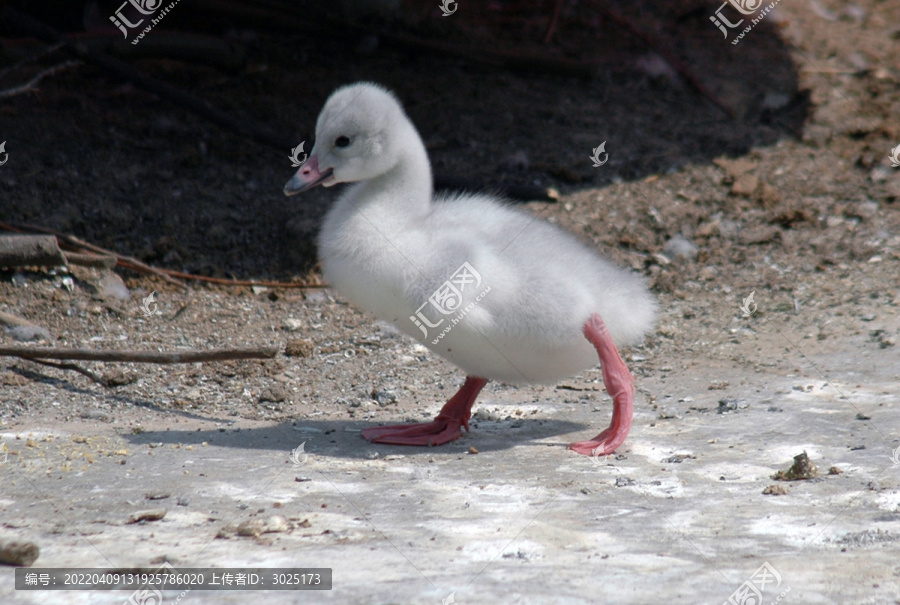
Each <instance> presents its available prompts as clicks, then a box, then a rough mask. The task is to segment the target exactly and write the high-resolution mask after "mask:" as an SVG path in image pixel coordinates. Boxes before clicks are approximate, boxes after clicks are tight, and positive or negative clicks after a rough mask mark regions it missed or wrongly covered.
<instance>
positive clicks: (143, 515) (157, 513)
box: [128, 508, 166, 523]
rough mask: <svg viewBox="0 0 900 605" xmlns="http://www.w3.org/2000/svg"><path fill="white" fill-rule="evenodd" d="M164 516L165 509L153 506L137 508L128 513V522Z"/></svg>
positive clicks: (138, 521) (153, 519)
mask: <svg viewBox="0 0 900 605" xmlns="http://www.w3.org/2000/svg"><path fill="white" fill-rule="evenodd" d="M165 516H166V509H164V508H154V509H151V510H139V511H136V512H133V513H131V514H130V515H128V522H129V523H140V522H141V521H159V520H160V519H162V518H163V517H165Z"/></svg>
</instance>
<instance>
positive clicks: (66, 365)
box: [28, 359, 109, 387]
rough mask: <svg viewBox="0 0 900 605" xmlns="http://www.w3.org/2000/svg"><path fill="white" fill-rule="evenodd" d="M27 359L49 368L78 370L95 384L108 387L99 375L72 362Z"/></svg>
mask: <svg viewBox="0 0 900 605" xmlns="http://www.w3.org/2000/svg"><path fill="white" fill-rule="evenodd" d="M28 361H33V362H34V363H39V364H41V365H42V366H50V367H51V368H57V369H60V370H72V371H75V372H78V373H79V374H83V375H84V376H87V377H88V378H90V379H91V380H93V381H94V382H96V383H97V384H101V385H103V386H105V387H109V383H108V382H106V381H105V380H103V379H102V378H100V377H99V376H97V375H96V374H94V373H93V372H91V371H89V370H85V369H84V368H82V367H81V366H77V365H75V364H74V363H56V362H55V361H45V360H43V359H29V360H28Z"/></svg>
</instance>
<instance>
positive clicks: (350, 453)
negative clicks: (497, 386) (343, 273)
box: [123, 419, 586, 460]
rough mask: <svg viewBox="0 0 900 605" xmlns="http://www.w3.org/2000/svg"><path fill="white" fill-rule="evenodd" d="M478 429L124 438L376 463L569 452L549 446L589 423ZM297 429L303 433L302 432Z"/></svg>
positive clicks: (279, 428)
mask: <svg viewBox="0 0 900 605" xmlns="http://www.w3.org/2000/svg"><path fill="white" fill-rule="evenodd" d="M479 424H480V426H479V427H478V429H475V428H474V427H473V430H472V431H470V432H469V433H465V432H463V436H462V437H461V438H460V439H457V440H456V441H452V442H450V443H447V444H444V445H439V446H435V447H416V446H403V445H386V444H380V443H370V442H368V441H366V440H365V439H363V438H362V436H361V435H360V431H362V430H364V429H367V428H371V427H374V426H377V424H375V423H372V422H363V421H351V420H336V421H335V420H315V421H311V420H303V421H302V424H299V425H295V424H293V423H291V422H282V423H279V424H273V425H269V426H265V427H258V428H240V429H226V430H225V431H220V430H218V429H216V430H200V431H197V430H193V431H191V430H184V431H179V430H166V431H142V432H140V433H137V434H129V435H124V436H123V437H124V438H125V439H127V440H128V441H129V442H131V443H132V444H134V445H136V446H138V445H149V444H153V443H163V444H171V445H175V444H180V445H195V446H199V445H201V444H203V443H207V444H210V445H214V446H217V447H224V448H235V449H240V450H246V449H256V450H272V451H281V452H283V453H284V455H285V456H286V457H288V458H289V457H290V455H291V453H292V451H293V450H295V449H296V448H297V447H299V446H300V445H301V444H304V448H303V450H302V451H303V452H304V453H305V454H308V455H312V456H327V457H329V458H347V459H359V460H362V459H374V458H376V456H375V454H377V457H378V458H384V457H385V456H390V455H402V456H405V457H408V458H413V459H420V458H422V457H426V458H427V457H429V456H432V455H435V454H444V455H446V454H450V455H460V456H463V455H468V454H469V452H470V448H472V447H475V448H476V449H477V452H478V453H491V452H499V451H503V450H509V449H512V448H514V447H518V446H530V445H533V446H539V447H559V448H565V447H566V446H568V444H569V441H563V440H559V441H558V443H547V442H546V441H547V440H551V439H552V438H553V437H556V436H559V435H566V434H571V433H573V432H575V431H581V430H585V428H586V425H584V424H579V423H574V422H569V421H564V420H538V419H528V420H521V421H518V422H517V423H516V424H517V425H518V426H517V428H509V427H507V426H502V424H503V423H494V422H481V423H479ZM298 429H299V430H298Z"/></svg>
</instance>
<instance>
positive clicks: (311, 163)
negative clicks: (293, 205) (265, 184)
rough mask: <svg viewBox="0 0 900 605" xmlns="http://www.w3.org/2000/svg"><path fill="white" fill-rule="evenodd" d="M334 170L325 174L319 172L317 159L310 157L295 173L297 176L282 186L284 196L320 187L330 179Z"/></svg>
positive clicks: (330, 169) (329, 170)
mask: <svg viewBox="0 0 900 605" xmlns="http://www.w3.org/2000/svg"><path fill="white" fill-rule="evenodd" d="M332 172H334V169H332V168H329V169H328V170H326V171H325V172H322V171H321V170H319V158H318V157H317V156H312V157H310V158H309V159H308V160H306V162H304V163H303V166H301V167H300V169H299V170H298V171H297V174H295V175H294V177H293V178H292V179H291V180H289V181H288V182H287V184H286V185H285V186H284V194H285V195H297V194H298V193H303V192H304V191H306V190H308V189H312V188H313V187H315V186H316V185H321V184H322V183H324V182H325V181H327V180H328V179H330V178H331V174H332Z"/></svg>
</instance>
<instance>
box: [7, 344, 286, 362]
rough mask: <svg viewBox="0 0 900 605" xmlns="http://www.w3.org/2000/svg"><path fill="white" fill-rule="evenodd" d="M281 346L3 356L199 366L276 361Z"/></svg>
mask: <svg viewBox="0 0 900 605" xmlns="http://www.w3.org/2000/svg"><path fill="white" fill-rule="evenodd" d="M277 354H278V347H262V348H254V349H210V350H208V351H172V352H157V351H98V350H93V349H61V348H56V347H0V357H18V358H20V359H28V360H30V361H37V360H39V359H76V360H81V361H112V362H131V363H159V364H170V363H195V362H198V361H228V360H231V359H272V358H273V357H275V355H277Z"/></svg>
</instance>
